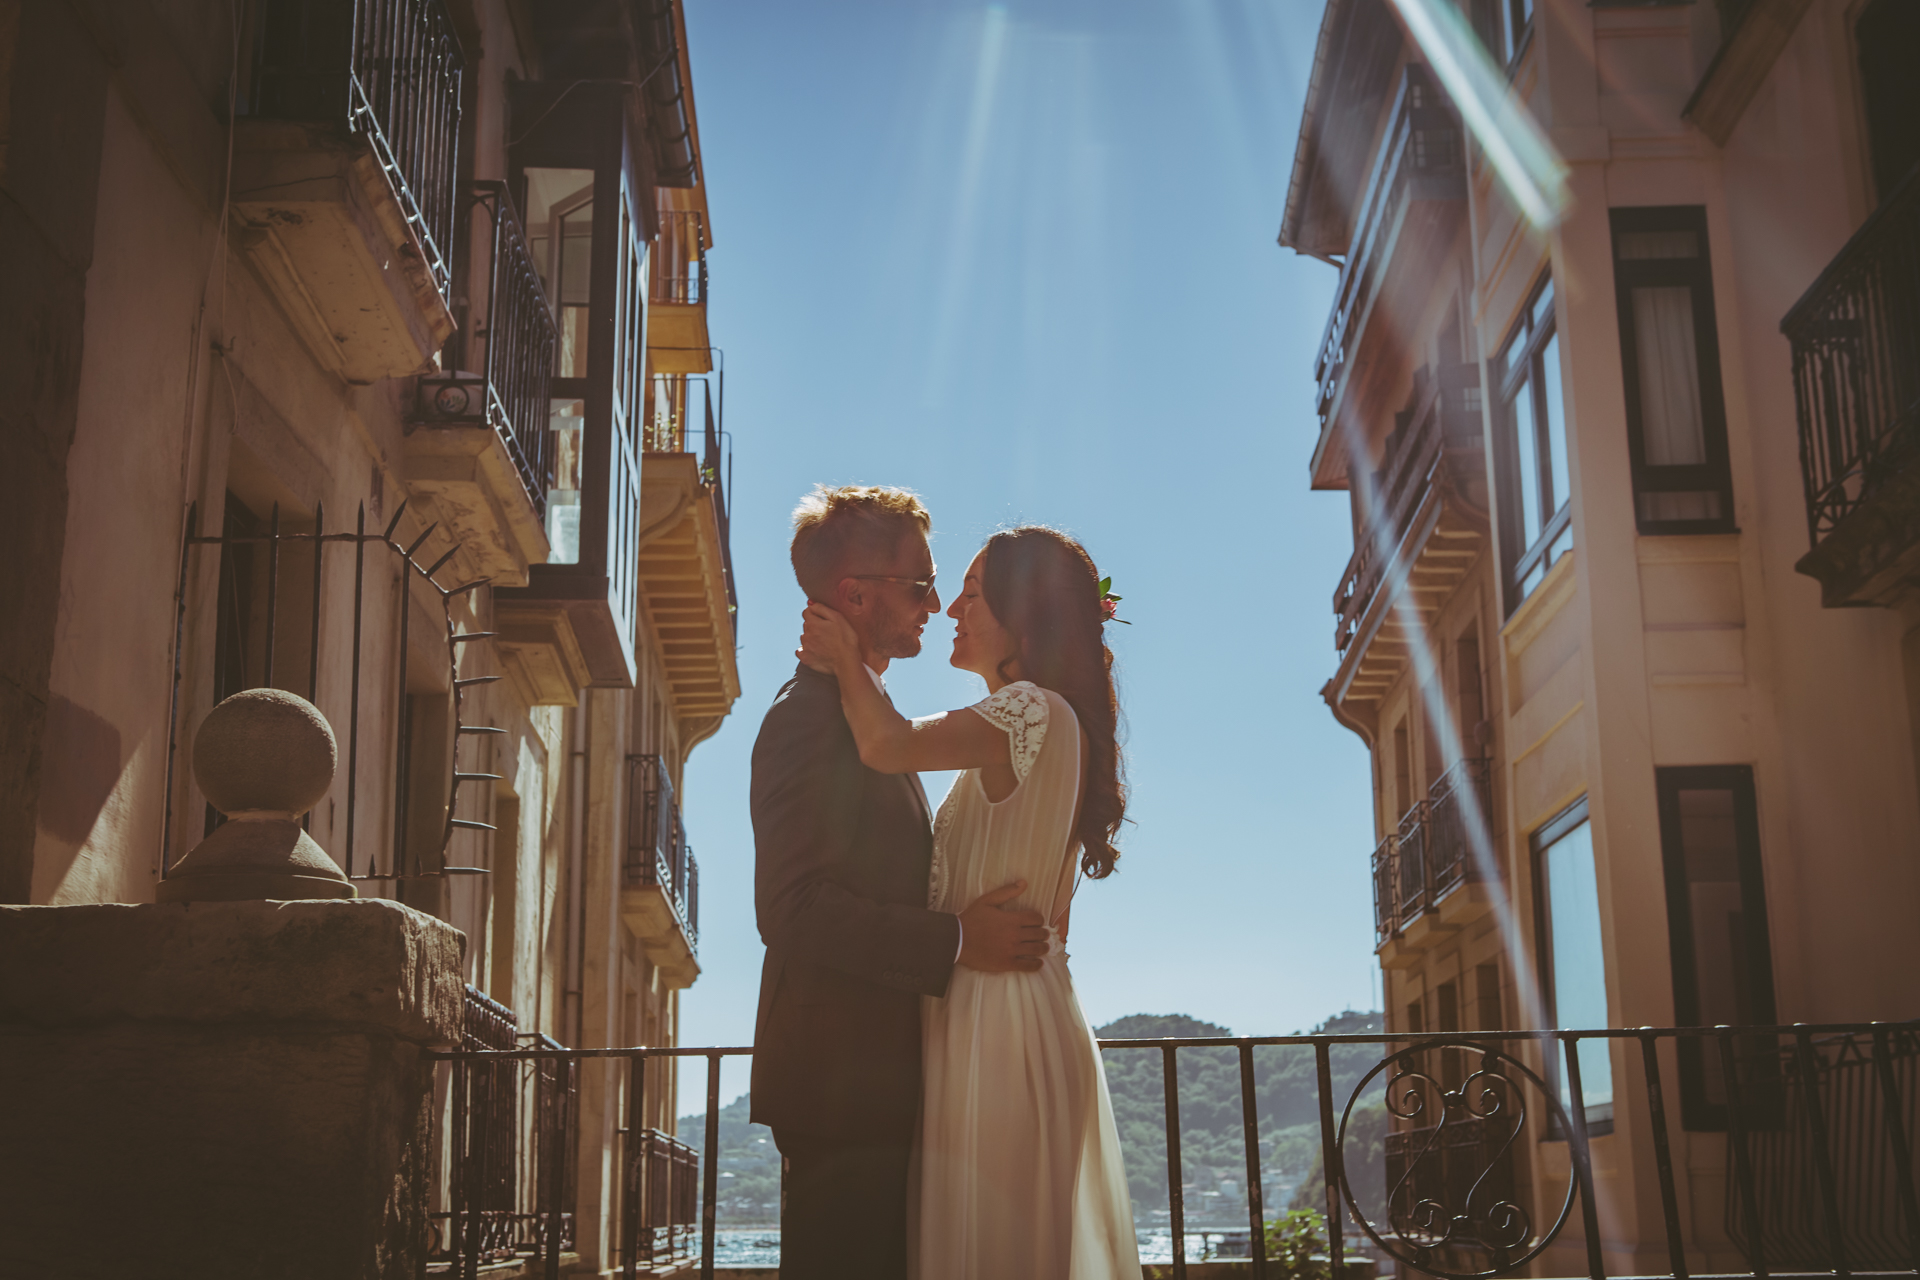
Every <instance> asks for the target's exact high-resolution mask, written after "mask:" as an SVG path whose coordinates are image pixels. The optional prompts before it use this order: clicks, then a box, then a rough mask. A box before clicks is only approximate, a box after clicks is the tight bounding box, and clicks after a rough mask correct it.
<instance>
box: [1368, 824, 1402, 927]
mask: <svg viewBox="0 0 1920 1280" xmlns="http://www.w3.org/2000/svg"><path fill="white" fill-rule="evenodd" d="M1399 843H1400V833H1399V832H1397V831H1394V832H1389V833H1388V835H1387V837H1386V838H1385V839H1384V840H1382V841H1381V842H1380V843H1379V844H1377V845H1375V846H1374V847H1373V938H1374V945H1375V946H1376V947H1379V946H1384V945H1385V944H1386V941H1387V939H1389V938H1391V937H1393V935H1394V934H1396V933H1398V932H1399V931H1400V912H1399V889H1398V887H1397V883H1398V882H1397V880H1396V877H1397V876H1398V875H1399V874H1400V869H1399V862H1398V860H1397V859H1396V858H1395V856H1394V855H1395V854H1396V853H1397V852H1398V851H1397V849H1396V848H1395V846H1396V845H1398V844H1399Z"/></svg>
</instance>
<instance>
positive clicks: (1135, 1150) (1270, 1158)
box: [679, 1010, 1384, 1225]
mask: <svg viewBox="0 0 1920 1280" xmlns="http://www.w3.org/2000/svg"><path fill="white" fill-rule="evenodd" d="M1379 1029H1380V1015H1379V1014H1377V1013H1356V1012H1354V1011H1351V1010H1349V1011H1347V1012H1345V1013H1339V1014H1335V1015H1334V1016H1333V1017H1331V1018H1329V1019H1327V1020H1326V1021H1325V1022H1323V1023H1321V1024H1320V1025H1319V1026H1317V1027H1315V1028H1314V1031H1315V1032H1316V1033H1318V1034H1327V1035H1338V1034H1354V1033H1360V1032H1367V1031H1378V1030H1379ZM1095 1034H1096V1035H1099V1036H1100V1037H1101V1038H1103V1039H1148V1038H1155V1037H1163V1036H1230V1035H1232V1034H1233V1033H1232V1032H1231V1031H1229V1030H1228V1029H1227V1028H1225V1027H1220V1026H1216V1025H1214V1024H1213V1023H1210V1022H1201V1021H1200V1020H1198V1019H1196V1018H1190V1017H1188V1016H1186V1015H1185V1014H1178V1013H1174V1014H1134V1015H1133V1016H1131V1017H1126V1018H1120V1019H1118V1020H1116V1021H1114V1022H1110V1023H1108V1024H1107V1025H1106V1026H1104V1027H1099V1028H1096V1029H1095ZM1102 1057H1103V1059H1104V1060H1105V1063H1106V1068H1107V1088H1108V1090H1109V1091H1110V1093H1111V1094H1112V1096H1113V1112H1114V1120H1115V1123H1116V1124H1117V1125H1118V1127H1119V1130H1120V1143H1121V1147H1122V1150H1123V1151H1124V1153H1125V1156H1126V1162H1127V1182H1128V1185H1129V1187H1130V1189H1131V1191H1132V1194H1133V1201H1134V1206H1135V1209H1136V1211H1138V1212H1139V1213H1140V1214H1141V1215H1142V1225H1146V1223H1147V1218H1146V1217H1145V1215H1146V1214H1148V1213H1150V1212H1151V1211H1152V1210H1155V1209H1164V1208H1165V1206H1166V1203H1167V1146H1166V1136H1165V1120H1166V1095H1165V1092H1164V1086H1163V1083H1162V1075H1161V1071H1162V1068H1161V1055H1160V1052H1159V1051H1158V1050H1157V1049H1148V1050H1138V1049H1109V1050H1107V1051H1106V1052H1105V1053H1104V1054H1103V1055H1102ZM1379 1060H1380V1054H1379V1047H1378V1046H1375V1045H1353V1046H1347V1045H1336V1046H1335V1047H1334V1048H1333V1050H1332V1052H1331V1053H1330V1054H1329V1065H1330V1066H1331V1068H1332V1071H1333V1089H1334V1114H1335V1116H1336V1119H1337V1117H1338V1115H1339V1113H1340V1110H1341V1109H1342V1108H1344V1107H1345V1106H1346V1102H1347V1096H1348V1094H1349V1093H1350V1092H1351V1091H1352V1089H1353V1086H1354V1084H1355V1083H1356V1082H1358V1080H1359V1078H1360V1077H1361V1076H1362V1075H1364V1074H1365V1073H1366V1071H1367V1070H1368V1069H1369V1068H1370V1067H1372V1066H1373V1064H1374V1063H1376V1062H1378V1061H1379ZM1253 1064H1254V1099H1255V1104H1256V1108H1257V1110H1258V1114H1259V1135H1260V1143H1261V1171H1262V1177H1263V1181H1264V1182H1265V1183H1266V1185H1267V1186H1268V1187H1269V1189H1270V1195H1271V1194H1272V1193H1286V1192H1293V1194H1299V1193H1298V1192H1294V1191H1293V1189H1294V1188H1296V1187H1300V1186H1301V1184H1303V1183H1305V1182H1307V1181H1308V1180H1309V1178H1310V1177H1311V1176H1312V1175H1313V1174H1314V1173H1316V1172H1317V1170H1318V1165H1319V1154H1320V1111H1319V1106H1320V1104H1319V1101H1318V1094H1317V1092H1316V1086H1315V1070H1314V1056H1313V1050H1312V1049H1310V1048H1307V1047H1305V1046H1300V1045H1286V1046H1277V1045H1276V1046H1263V1047H1261V1048H1258V1049H1255V1050H1254V1055H1253ZM1179 1073H1180V1081H1179V1091H1180V1153H1181V1174H1182V1181H1183V1182H1185V1183H1186V1185H1187V1203H1188V1211H1189V1213H1190V1214H1193V1215H1195V1216H1196V1217H1200V1216H1205V1215H1206V1213H1207V1211H1208V1209H1209V1207H1210V1206H1211V1207H1212V1208H1213V1209H1215V1210H1216V1211H1218V1212H1219V1213H1223V1214H1228V1215H1234V1214H1244V1212H1245V1201H1244V1196H1245V1191H1244V1185H1245V1182H1246V1170H1247V1164H1246V1155H1245V1148H1244V1146H1243V1145H1242V1129H1241V1118H1240V1058H1239V1053H1238V1051H1237V1050H1234V1049H1225V1048H1222V1049H1182V1050H1181V1051H1180V1054H1179ZM1369 1094H1370V1096H1369V1098H1368V1099H1366V1100H1364V1101H1365V1102H1367V1103H1373V1102H1377V1100H1378V1098H1379V1088H1378V1085H1377V1084H1376V1085H1375V1086H1374V1088H1373V1089H1371V1090H1370V1091H1369ZM747 1109H748V1096H747V1095H746V1094H742V1095H740V1097H738V1098H736V1099H734V1100H733V1101H732V1102H730V1103H728V1104H727V1105H726V1106H725V1107H723V1108H721V1110H720V1182H719V1199H720V1211H721V1219H722V1221H725V1222H734V1223H751V1222H772V1221H775V1220H776V1219H777V1218H778V1216H779V1204H780V1153H779V1151H778V1150H777V1149H776V1148H775V1147H774V1145H773V1134H772V1133H771V1132H770V1131H769V1130H768V1129H767V1128H766V1127H765V1126H764V1125H757V1124H749V1123H748V1122H747ZM1382 1121H1383V1123H1382V1124H1381V1125H1380V1126H1378V1127H1379V1128H1381V1129H1382V1130H1384V1112H1382ZM705 1126H706V1117H705V1116H704V1115H693V1116H682V1117H681V1118H680V1124H679V1136H680V1140H681V1141H682V1142H687V1143H691V1144H692V1145H693V1146H694V1147H695V1148H699V1147H700V1146H701V1145H702V1142H703V1139H704V1136H705V1132H706V1129H705ZM1356 1136H1359V1137H1360V1145H1365V1146H1367V1147H1368V1148H1369V1151H1370V1152H1371V1148H1372V1147H1374V1146H1377V1145H1378V1144H1377V1142H1375V1141H1374V1140H1373V1138H1372V1136H1371V1131H1370V1130H1368V1131H1367V1133H1366V1134H1365V1135H1364V1136H1363V1135H1356ZM1373 1154H1377V1153H1373ZM1359 1155H1360V1150H1359V1146H1356V1145H1354V1144H1350V1150H1349V1156H1350V1158H1351V1157H1358V1156H1359ZM1355 1174H1356V1180H1355V1185H1357V1186H1358V1185H1371V1181H1372V1180H1378V1177H1379V1176H1380V1175H1372V1174H1371V1173H1370V1172H1366V1171H1362V1170H1360V1169H1356V1171H1355ZM1223 1183H1226V1184H1231V1185H1228V1186H1224V1187H1223V1186H1222V1184H1223ZM1302 1189H1303V1190H1304V1188H1302ZM1209 1192H1217V1193H1219V1194H1216V1195H1213V1196H1209V1195H1208V1193H1209ZM1283 1198H1287V1197H1286V1196H1283ZM1285 1207H1286V1206H1285V1205H1283V1204H1275V1203H1272V1202H1271V1199H1270V1200H1269V1203H1268V1205H1267V1208H1268V1211H1269V1212H1270V1213H1274V1212H1278V1211H1280V1210H1281V1209H1283V1208H1285ZM1312 1207H1315V1208H1318V1207H1320V1202H1319V1201H1314V1202H1313V1205H1312Z"/></svg>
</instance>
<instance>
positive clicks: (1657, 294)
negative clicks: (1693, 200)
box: [1613, 205, 1733, 534]
mask: <svg viewBox="0 0 1920 1280" xmlns="http://www.w3.org/2000/svg"><path fill="white" fill-rule="evenodd" d="M1613 281H1614V289H1615V292H1616V294H1617V296H1618V304H1619V309H1620V360H1621V364H1622V367H1623V369H1624V372H1625V374H1626V392H1627V449H1628V452H1629V454H1630V455H1631V457H1632V459H1633V502H1634V516H1635V518H1636V520H1637V521H1638V523H1639V526H1640V532H1642V533H1652V534H1663V533H1726V532H1730V531H1732V529H1733V483H1732V480H1731V479H1730V477H1729V474H1728V469H1727V414H1726V404H1725V401H1724V400H1723V398H1722V396H1721V390H1720V342H1719V338H1718V336H1717V335H1716V333H1715V330H1714V319H1713V277H1712V274H1711V271H1710V270H1709V266H1708V261H1707V215H1706V210H1704V209H1702V208H1700V207H1699V206H1697V205H1690V206H1682V207H1675V208H1665V209H1615V210H1613Z"/></svg>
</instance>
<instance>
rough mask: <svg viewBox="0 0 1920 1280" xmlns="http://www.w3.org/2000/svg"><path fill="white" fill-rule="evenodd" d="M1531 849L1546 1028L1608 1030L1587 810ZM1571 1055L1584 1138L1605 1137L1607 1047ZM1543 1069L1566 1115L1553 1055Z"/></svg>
mask: <svg viewBox="0 0 1920 1280" xmlns="http://www.w3.org/2000/svg"><path fill="white" fill-rule="evenodd" d="M1531 843H1532V846H1533V884H1534V915H1535V924H1536V936H1537V937H1538V939H1539V947H1540V987H1541V995H1542V997H1543V998H1544V999H1545V1001H1546V1010H1547V1023H1548V1025H1549V1026H1552V1027H1556V1028H1559V1029H1561V1030H1571V1031H1583V1030H1586V1029H1588V1028H1592V1027H1605V1026H1608V1025H1609V1022H1608V1018H1607V976H1606V950H1605V947H1604V945H1603V941H1602V933H1601V927H1600V887H1599V880H1598V879H1597V877H1596V876H1595V874H1594V865H1593V830H1592V828H1591V827H1590V826H1589V825H1588V823H1587V802H1586V801H1585V800H1581V801H1580V802H1579V803H1577V804H1575V805H1574V806H1573V807H1572V808H1570V809H1567V810H1566V811H1565V812H1563V813H1561V814H1560V815H1559V816H1558V817H1556V818H1554V819H1553V820H1552V821H1551V822H1549V823H1547V824H1546V825H1545V826H1544V827H1541V828H1540V830H1539V831H1537V832H1535V833H1534V836H1533V840H1532V842H1531ZM1578 1052H1579V1055H1580V1091H1581V1094H1582V1096H1583V1097H1584V1098H1585V1100H1586V1116H1587V1131H1588V1132H1589V1133H1592V1134H1600V1133H1611V1132H1612V1131H1613V1059H1612V1056H1611V1055H1610V1053H1609V1052H1608V1042H1607V1041H1605V1040H1582V1041H1581V1042H1580V1046H1579V1050H1578ZM1546 1067H1547V1077H1548V1079H1550V1080H1554V1081H1557V1082H1558V1085H1559V1089H1560V1100H1561V1103H1562V1104H1563V1105H1565V1106H1566V1107H1568V1108H1569V1109H1570V1108H1571V1107H1572V1106H1573V1089H1572V1085H1571V1083H1570V1082H1569V1081H1567V1080H1566V1079H1565V1076H1564V1074H1563V1072H1562V1069H1561V1068H1562V1063H1561V1055H1560V1054H1559V1053H1554V1054H1553V1055H1552V1056H1551V1057H1550V1058H1549V1060H1548V1062H1547V1063H1546Z"/></svg>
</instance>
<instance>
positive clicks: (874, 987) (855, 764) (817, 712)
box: [752, 666, 960, 1143]
mask: <svg viewBox="0 0 1920 1280" xmlns="http://www.w3.org/2000/svg"><path fill="white" fill-rule="evenodd" d="M752 804H753V841H754V908H755V911H756V913H757V915H758V917H759V923H760V938H761V941H763V942H764V943H766V947H767V958H766V964H765V967H764V968H763V969H762V971H761V975H760V1012H759V1018H758V1021H757V1023H756V1026H755V1029H754V1052H753V1103H752V1107H753V1119H754V1120H755V1121H757V1122H759V1123H761V1124H765V1125H770V1126H772V1127H773V1128H775V1129H784V1130H786V1131H789V1132H793V1133H804V1134H814V1135H818V1136H821V1137H833V1138H849V1139H856V1140H861V1141H872V1142H902V1143H904V1142H910V1141H911V1140H912V1135H913V1126H914V1120H915V1116H916V1115H917V1114H918V1111H919V1108H920V997H921V996H923V995H929V996H938V995H944V994H945V993H946V989H947V980H948V979H949V978H950V977H952V975H953V965H954V953H955V952H956V950H957V949H958V948H959V944H960V922H959V920H958V919H957V918H956V917H954V916H952V915H948V914H946V913H945V912H938V911H929V910H927V876H928V871H929V868H930V866H931V863H932V859H933V832H932V824H931V822H930V820H929V815H928V812H927V797H926V793H925V792H924V791H922V790H921V788H920V780H919V778H918V777H916V776H915V775H913V774H910V773H908V774H884V773H876V772H875V771H874V770H872V769H869V768H867V767H866V766H865V765H863V764H861V763H860V752H859V749H858V747H856V746H855V744H854V739H853V731H852V729H850V728H849V727H848V725H847V720H846V716H845V715H844V714H842V712H841V710H840V685H839V682H838V681H836V680H835V679H834V678H833V677H832V676H828V675H821V674H820V673H819V672H816V671H814V670H812V669H811V668H809V667H806V666H802V667H801V668H800V669H799V670H798V671H797V672H795V673H794V677H793V679H791V680H789V681H788V682H787V683H786V684H785V685H784V686H783V687H782V688H781V690H780V694H779V696H778V697H777V698H775V699H774V703H773V707H772V709H770V710H769V711H768V712H767V717H766V719H765V720H764V721H762V722H761V725H760V736H759V738H758V739H757V740H756V741H755V742H754V745H753V789H752Z"/></svg>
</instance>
